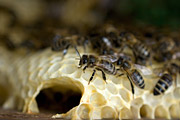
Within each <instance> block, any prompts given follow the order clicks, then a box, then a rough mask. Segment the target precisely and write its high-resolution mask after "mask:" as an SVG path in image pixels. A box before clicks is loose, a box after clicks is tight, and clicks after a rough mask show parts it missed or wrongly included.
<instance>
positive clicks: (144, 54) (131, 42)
mask: <svg viewBox="0 0 180 120" xmlns="http://www.w3.org/2000/svg"><path fill="white" fill-rule="evenodd" d="M120 36H121V39H123V41H125V45H124V46H123V49H124V48H125V47H129V48H130V49H131V50H132V52H133V55H134V57H135V63H136V64H141V65H146V63H147V62H149V61H150V59H151V52H150V49H149V48H147V46H146V45H145V44H143V43H142V42H141V41H138V39H136V37H135V36H134V35H133V34H132V33H128V32H121V33H120Z"/></svg>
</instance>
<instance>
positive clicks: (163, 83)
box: [153, 74, 172, 95]
mask: <svg viewBox="0 0 180 120" xmlns="http://www.w3.org/2000/svg"><path fill="white" fill-rule="evenodd" d="M171 85H172V77H171V76H170V75H169V74H164V75H163V76H162V77H161V78H160V79H159V81H158V82H157V83H156V86H155V88H154V91H153V94H154V95H160V94H162V93H164V92H165V91H166V90H167V89H168V88H169V86H171Z"/></svg>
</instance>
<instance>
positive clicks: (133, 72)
mask: <svg viewBox="0 0 180 120" xmlns="http://www.w3.org/2000/svg"><path fill="white" fill-rule="evenodd" d="M116 63H117V66H119V67H120V68H119V69H120V70H122V71H125V73H126V75H127V78H128V80H129V82H130V84H131V89H132V94H133V95H134V86H133V83H134V84H135V85H136V86H137V87H139V88H140V89H144V87H145V83H144V79H143V77H142V75H141V74H140V72H139V71H138V70H137V69H131V64H130V62H128V61H127V60H124V59H123V58H122V57H120V58H119V59H118V61H117V62H116ZM121 75H124V74H121ZM121 75H120V76H121Z"/></svg>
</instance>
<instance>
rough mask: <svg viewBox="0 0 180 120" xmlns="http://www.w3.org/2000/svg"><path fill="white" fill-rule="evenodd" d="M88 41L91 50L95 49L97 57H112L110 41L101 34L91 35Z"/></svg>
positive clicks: (112, 49)
mask: <svg viewBox="0 0 180 120" xmlns="http://www.w3.org/2000/svg"><path fill="white" fill-rule="evenodd" d="M89 41H90V43H91V46H92V49H95V50H96V51H97V53H98V54H99V55H112V54H114V53H115V50H114V48H113V46H112V42H111V41H110V39H109V38H108V37H106V36H105V35H102V34H101V33H91V34H90V35H89Z"/></svg>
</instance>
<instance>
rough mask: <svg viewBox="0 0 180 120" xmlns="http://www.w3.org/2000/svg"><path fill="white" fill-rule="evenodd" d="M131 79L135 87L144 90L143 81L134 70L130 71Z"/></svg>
mask: <svg viewBox="0 0 180 120" xmlns="http://www.w3.org/2000/svg"><path fill="white" fill-rule="evenodd" d="M131 79H132V82H133V83H134V84H135V85H136V86H138V87H139V88H141V89H144V87H145V83H144V79H143V77H142V76H141V74H140V73H139V72H138V71H137V70H136V69H134V70H132V73H131Z"/></svg>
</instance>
